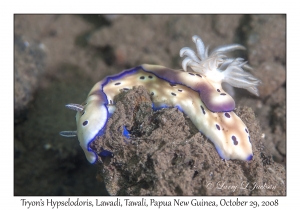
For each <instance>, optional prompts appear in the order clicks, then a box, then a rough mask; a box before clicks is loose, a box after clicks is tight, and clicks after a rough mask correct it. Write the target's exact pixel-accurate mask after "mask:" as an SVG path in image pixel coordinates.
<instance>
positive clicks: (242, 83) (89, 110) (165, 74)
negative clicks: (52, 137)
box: [60, 36, 259, 163]
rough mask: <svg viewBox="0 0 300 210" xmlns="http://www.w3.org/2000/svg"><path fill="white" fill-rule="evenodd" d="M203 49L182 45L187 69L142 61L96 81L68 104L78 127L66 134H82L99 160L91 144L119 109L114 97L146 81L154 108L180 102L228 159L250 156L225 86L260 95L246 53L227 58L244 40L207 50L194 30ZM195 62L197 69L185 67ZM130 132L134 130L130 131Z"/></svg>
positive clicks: (85, 147) (86, 146) (92, 157)
mask: <svg viewBox="0 0 300 210" xmlns="http://www.w3.org/2000/svg"><path fill="white" fill-rule="evenodd" d="M193 40H194V42H195V43H196V46H197V50H198V54H196V53H195V52H194V51H192V50H191V49H190V48H183V49H182V50H181V51H180V55H181V56H187V58H185V59H184V61H183V69H184V70H185V71H179V70H172V69H168V68H166V67H163V66H154V65H147V64H145V65H142V66H138V67H135V68H132V69H128V70H124V71H122V72H121V73H119V74H117V75H113V76H108V77H106V78H104V79H103V80H102V81H100V82H98V83H96V84H95V85H94V87H93V88H92V89H91V91H90V93H89V94H88V97H87V99H86V101H85V102H84V103H83V104H82V105H79V104H68V105H67V107H68V108H70V109H73V110H75V111H77V114H76V123H77V131H62V132H61V133H60V134H61V135H63V136H66V137H73V136H76V135H77V136H78V140H79V142H80V146H81V147H82V149H83V150H84V152H85V155H86V158H87V159H88V161H89V162H90V163H95V162H96V161H97V157H98V154H96V152H95V151H93V150H92V149H91V148H90V144H91V142H93V141H94V140H95V139H96V138H97V137H98V136H101V135H103V133H104V131H105V126H106V124H107V121H108V119H109V117H110V116H111V115H112V114H113V113H114V110H115V106H114V97H115V96H116V95H118V94H119V93H120V90H128V89H131V88H132V87H133V86H139V85H142V86H144V87H145V88H146V89H147V90H148V91H149V93H150V95H151V99H152V101H153V108H155V109H160V108H165V107H177V108H178V109H179V110H180V111H182V112H184V113H185V114H186V115H188V116H189V118H190V119H191V120H192V122H193V123H194V124H195V126H196V127H197V128H198V130H199V131H200V132H202V133H203V134H204V135H205V136H207V137H208V138H209V139H210V140H211V141H212V142H213V143H214V145H215V147H216V149H217V151H218V153H219V155H220V156H221V157H222V158H223V159H226V160H228V159H241V160H251V159H252V156H253V153H252V146H251V142H250V134H249V131H248V129H247V127H246V126H245V124H244V123H243V122H242V120H241V119H240V118H239V117H238V116H236V115H235V113H234V112H232V110H233V109H234V108H235V103H234V100H233V98H232V97H231V96H230V95H228V94H227V93H226V92H225V91H224V90H223V89H222V87H221V83H222V82H227V83H229V84H231V85H232V86H235V87H242V88H245V89H247V90H249V91H250V92H252V93H254V94H256V95H258V91H257V88H256V86H257V85H258V84H259V80H257V79H256V78H255V77H253V76H252V75H251V74H250V73H247V72H245V71H244V70H243V69H242V68H243V67H244V68H248V66H247V65H246V63H245V62H242V59H240V58H237V59H228V58H227V57H226V56H225V55H223V54H222V53H226V52H228V51H231V50H236V49H243V47H242V46H241V45H228V46H223V47H220V48H217V49H216V50H214V51H213V52H212V54H211V55H210V56H208V48H205V47H204V44H203V42H202V40H201V39H200V38H199V37H197V36H194V37H193ZM187 66H190V67H191V68H192V69H193V70H194V71H195V72H186V68H187ZM125 134H126V135H127V136H126V137H128V136H129V135H128V134H127V133H126V132H125Z"/></svg>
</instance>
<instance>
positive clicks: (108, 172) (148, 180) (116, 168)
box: [92, 86, 286, 195]
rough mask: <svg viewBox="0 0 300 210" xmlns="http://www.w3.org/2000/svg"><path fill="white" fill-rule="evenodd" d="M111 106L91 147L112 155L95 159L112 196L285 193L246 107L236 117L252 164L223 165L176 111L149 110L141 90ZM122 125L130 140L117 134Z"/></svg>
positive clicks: (281, 170)
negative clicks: (103, 129)
mask: <svg viewBox="0 0 300 210" xmlns="http://www.w3.org/2000/svg"><path fill="white" fill-rule="evenodd" d="M116 107H117V109H116V111H115V113H114V115H113V117H112V118H111V119H110V120H109V122H108V125H107V128H106V132H105V134H104V135H103V136H102V137H100V138H98V139H97V140H96V141H94V142H93V144H92V148H94V149H95V150H96V151H97V152H98V153H100V152H101V151H102V149H105V150H109V151H112V152H113V153H114V156H113V157H105V158H102V159H101V158H100V157H99V158H100V159H101V160H102V161H103V164H102V163H99V164H100V170H99V175H100V176H101V177H102V179H103V180H104V182H105V185H106V189H107V191H108V192H109V193H110V194H111V195H285V194H286V190H285V189H286V187H285V186H286V182H285V169H284V167H283V166H282V165H280V164H278V163H276V162H274V161H272V159H271V158H270V155H269V154H268V153H266V151H265V150H264V147H263V144H262V138H261V130H260V127H259V124H258V122H257V120H256V119H255V116H254V113H253V111H252V109H251V108H248V107H240V108H238V109H237V111H236V112H237V115H238V116H240V117H241V118H242V120H243V121H244V122H245V124H246V125H247V127H248V129H249V131H250V135H251V142H252V145H253V152H254V157H253V160H252V161H241V160H229V161H224V160H222V159H221V158H220V157H219V155H218V153H217V151H216V149H215V147H214V145H213V144H212V143H211V142H210V141H209V140H208V139H207V138H206V137H205V136H203V135H201V134H200V133H199V132H197V129H196V128H195V126H193V124H192V123H191V121H190V120H189V119H188V118H186V116H184V114H183V113H182V112H180V111H179V110H178V109H176V108H167V109H161V110H159V111H156V112H154V111H152V108H151V99H150V95H149V93H148V92H147V90H146V89H145V88H143V87H141V86H139V87H137V88H134V89H133V90H130V91H128V92H122V93H121V94H120V95H119V96H118V97H117V99H116ZM123 125H126V126H127V128H128V130H129V131H130V133H131V137H130V139H127V138H125V137H124V136H123V135H122V131H123ZM146 131H147V132H146ZM234 186H236V189H234ZM262 186H263V187H262ZM228 187H230V189H228ZM258 187H262V188H259V189H258ZM241 188H245V189H241Z"/></svg>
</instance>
